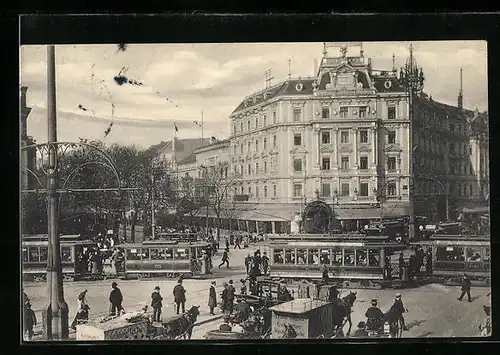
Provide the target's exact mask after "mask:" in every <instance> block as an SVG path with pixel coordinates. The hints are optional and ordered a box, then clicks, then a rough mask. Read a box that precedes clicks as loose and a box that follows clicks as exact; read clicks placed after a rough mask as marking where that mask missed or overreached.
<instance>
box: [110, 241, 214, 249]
mask: <svg viewBox="0 0 500 355" xmlns="http://www.w3.org/2000/svg"><path fill="white" fill-rule="evenodd" d="M208 245H209V243H206V242H177V241H145V242H143V243H124V244H118V245H115V246H114V247H115V248H128V249H130V248H160V247H164V248H168V247H176V248H190V247H206V246H208Z"/></svg>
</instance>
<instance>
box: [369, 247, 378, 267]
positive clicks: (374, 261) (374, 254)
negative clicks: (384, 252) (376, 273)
mask: <svg viewBox="0 0 500 355" xmlns="http://www.w3.org/2000/svg"><path fill="white" fill-rule="evenodd" d="M368 266H380V250H378V249H368Z"/></svg>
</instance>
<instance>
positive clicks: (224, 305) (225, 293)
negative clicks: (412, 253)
mask: <svg viewBox="0 0 500 355" xmlns="http://www.w3.org/2000/svg"><path fill="white" fill-rule="evenodd" d="M222 286H223V287H224V289H223V290H222V293H221V295H220V298H221V300H222V305H221V310H222V312H225V311H226V309H228V306H227V296H228V285H227V283H226V282H224V283H223V284H222Z"/></svg>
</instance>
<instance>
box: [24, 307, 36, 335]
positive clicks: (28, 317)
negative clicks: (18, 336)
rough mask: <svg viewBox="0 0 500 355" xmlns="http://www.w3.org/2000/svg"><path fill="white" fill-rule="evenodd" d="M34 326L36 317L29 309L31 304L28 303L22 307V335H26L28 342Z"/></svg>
mask: <svg viewBox="0 0 500 355" xmlns="http://www.w3.org/2000/svg"><path fill="white" fill-rule="evenodd" d="M35 325H36V315H35V312H34V311H33V310H32V309H31V303H30V302H29V301H28V302H26V304H25V305H24V322H23V330H24V334H26V333H28V340H31V338H32V337H33V327H34V326H35Z"/></svg>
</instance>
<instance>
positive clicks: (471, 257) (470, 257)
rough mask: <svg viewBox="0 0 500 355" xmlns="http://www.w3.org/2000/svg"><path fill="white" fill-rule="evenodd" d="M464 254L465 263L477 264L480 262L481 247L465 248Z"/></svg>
mask: <svg viewBox="0 0 500 355" xmlns="http://www.w3.org/2000/svg"><path fill="white" fill-rule="evenodd" d="M465 252H466V254H465V255H466V260H467V261H472V262H474V261H476V262H479V261H481V247H477V246H474V247H467V248H466V249H465Z"/></svg>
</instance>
